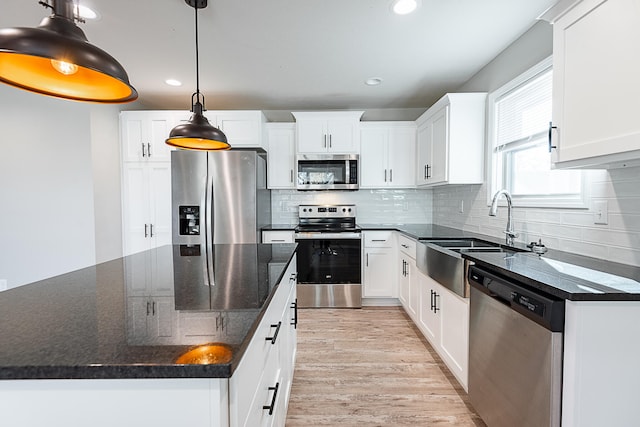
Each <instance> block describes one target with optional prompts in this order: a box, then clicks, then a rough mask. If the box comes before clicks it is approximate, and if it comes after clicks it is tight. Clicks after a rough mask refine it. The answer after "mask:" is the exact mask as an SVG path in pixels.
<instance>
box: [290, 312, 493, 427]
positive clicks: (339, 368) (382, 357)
mask: <svg viewBox="0 0 640 427" xmlns="http://www.w3.org/2000/svg"><path fill="white" fill-rule="evenodd" d="M286 425H287V427H297V426H384V427H388V426H403V425H413V426H485V424H484V423H483V422H482V420H481V419H480V418H479V417H478V415H477V414H476V413H475V412H474V410H473V408H472V407H471V406H470V404H469V401H468V398H467V394H466V393H465V391H464V389H462V387H461V386H460V385H459V384H458V383H457V381H456V380H455V378H454V377H453V375H452V374H451V373H450V372H449V371H448V370H447V368H446V366H445V365H444V364H443V362H442V361H441V360H440V358H439V356H438V355H437V353H436V352H435V351H434V350H433V349H432V348H431V346H430V345H429V343H428V342H427V341H426V340H425V339H424V337H423V336H422V334H421V333H420V331H419V330H418V329H417V328H416V327H415V325H413V322H412V321H411V320H410V319H409V317H408V316H407V315H406V314H405V313H404V311H403V310H402V309H401V308H399V307H385V308H363V309H360V310H358V309H353V310H352V309H301V310H299V324H298V355H297V361H296V369H295V374H294V378H293V386H292V389H291V399H290V402H289V410H288V414H287V424H286Z"/></svg>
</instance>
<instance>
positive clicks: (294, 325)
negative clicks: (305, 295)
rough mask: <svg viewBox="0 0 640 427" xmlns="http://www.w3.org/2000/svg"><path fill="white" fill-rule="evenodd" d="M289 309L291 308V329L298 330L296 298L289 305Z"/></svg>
mask: <svg viewBox="0 0 640 427" xmlns="http://www.w3.org/2000/svg"><path fill="white" fill-rule="evenodd" d="M291 308H293V319H291V320H292V321H293V322H292V323H291V324H292V325H293V329H298V298H296V300H295V301H294V302H292V303H291Z"/></svg>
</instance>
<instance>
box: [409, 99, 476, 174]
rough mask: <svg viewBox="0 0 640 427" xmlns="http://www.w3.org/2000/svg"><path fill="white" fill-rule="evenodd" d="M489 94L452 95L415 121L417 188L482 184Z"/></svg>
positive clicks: (441, 100)
mask: <svg viewBox="0 0 640 427" xmlns="http://www.w3.org/2000/svg"><path fill="white" fill-rule="evenodd" d="M486 96H487V94H486V93H449V94H447V95H445V96H443V97H442V98H441V99H440V100H439V101H438V102H436V103H435V104H434V105H433V106H432V107H431V108H429V109H428V110H427V111H426V112H425V113H424V114H423V115H422V116H420V117H419V118H418V120H416V123H417V125H418V131H417V139H418V142H417V145H418V162H417V170H416V181H417V184H418V186H432V185H442V184H481V183H482V182H483V179H484V176H483V164H484V157H483V156H484V133H485V123H484V118H485V101H486Z"/></svg>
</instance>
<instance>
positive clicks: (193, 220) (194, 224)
mask: <svg viewBox="0 0 640 427" xmlns="http://www.w3.org/2000/svg"><path fill="white" fill-rule="evenodd" d="M178 214H179V215H180V235H181V236H199V235H200V206H179V207H178Z"/></svg>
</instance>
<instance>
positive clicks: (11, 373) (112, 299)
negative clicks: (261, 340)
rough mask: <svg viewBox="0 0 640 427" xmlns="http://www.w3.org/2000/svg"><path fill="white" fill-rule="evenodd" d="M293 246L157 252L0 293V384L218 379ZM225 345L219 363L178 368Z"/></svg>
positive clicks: (240, 349) (244, 341) (235, 357)
mask: <svg viewBox="0 0 640 427" xmlns="http://www.w3.org/2000/svg"><path fill="white" fill-rule="evenodd" d="M295 247H296V246H295V244H282V245H254V244H242V245H215V247H214V255H213V257H212V258H211V259H210V261H211V263H210V265H211V266H213V271H214V272H215V273H214V275H213V279H214V284H213V286H210V281H209V280H208V279H207V278H206V277H205V276H206V273H205V272H206V260H205V257H204V256H203V254H202V253H201V252H200V251H199V250H198V247H185V246H178V245H176V246H163V247H160V248H157V249H152V250H149V251H145V252H141V253H138V254H135V255H131V256H127V257H124V258H120V259H117V260H113V261H109V262H106V263H102V264H98V265H96V266H94V267H88V268H84V269H81V270H78V271H74V272H71V273H68V274H64V275H61V276H57V277H53V278H50V279H46V280H42V281H39V282H36V283H32V284H29V285H25V286H21V287H17V288H14V289H10V290H8V291H5V292H2V293H0V379H42V378H83V379H96V378H227V377H230V376H231V374H232V373H233V371H234V370H235V368H236V367H237V365H238V363H239V361H240V359H241V358H242V355H243V353H244V351H245V349H246V347H247V345H248V343H249V341H250V340H251V338H252V336H253V333H254V331H255V329H256V327H257V325H258V323H259V322H260V319H261V318H262V316H263V314H264V311H265V310H266V307H267V306H268V304H269V301H270V299H271V297H272V295H273V293H274V289H275V286H276V284H277V283H279V281H280V279H281V277H282V274H283V273H284V271H285V269H286V267H287V264H288V263H289V261H290V260H291V258H292V256H293V254H294V252H295ZM210 342H216V343H224V344H226V345H228V346H229V347H230V348H231V350H232V358H231V361H230V362H228V363H222V364H209V365H180V364H176V363H175V360H176V359H177V358H178V357H179V356H180V355H182V354H183V353H185V352H186V351H188V350H189V349H191V348H193V347H195V346H198V345H202V344H206V343H210Z"/></svg>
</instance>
